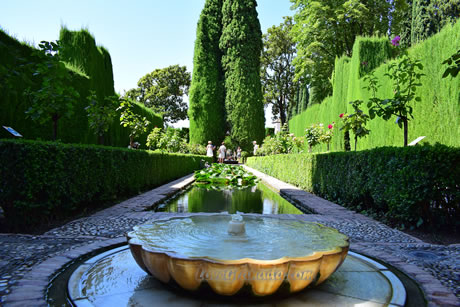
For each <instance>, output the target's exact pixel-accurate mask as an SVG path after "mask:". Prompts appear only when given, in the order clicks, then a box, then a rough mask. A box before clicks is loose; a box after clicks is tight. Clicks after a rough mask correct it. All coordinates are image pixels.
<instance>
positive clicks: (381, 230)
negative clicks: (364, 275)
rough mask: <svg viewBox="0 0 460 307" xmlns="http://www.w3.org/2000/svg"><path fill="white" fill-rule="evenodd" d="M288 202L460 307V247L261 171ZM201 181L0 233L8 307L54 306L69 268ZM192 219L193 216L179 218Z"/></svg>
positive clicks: (435, 299)
mask: <svg viewBox="0 0 460 307" xmlns="http://www.w3.org/2000/svg"><path fill="white" fill-rule="evenodd" d="M251 171H252V172H253V173H254V174H256V175H257V176H259V177H260V178H262V180H263V181H265V182H266V183H267V184H269V185H270V186H271V187H272V188H274V189H275V190H278V191H280V193H281V194H283V195H284V196H285V197H287V198H290V199H294V200H295V201H296V202H297V203H298V204H299V205H301V206H303V207H304V208H307V209H308V210H310V211H312V212H314V213H316V214H309V215H293V214H287V215H283V217H284V218H294V219H302V220H307V221H314V222H319V223H322V224H325V225H327V226H331V227H335V228H337V229H339V230H340V231H341V232H343V233H345V234H347V235H348V236H349V237H350V242H351V245H350V246H351V250H353V251H356V252H358V253H362V254H364V255H367V256H370V257H373V258H376V259H380V260H382V261H385V262H387V263H389V264H390V265H392V266H394V267H396V268H398V269H399V270H401V271H403V272H405V273H406V274H407V275H408V276H410V277H411V278H413V279H415V280H416V281H417V282H418V283H419V285H420V286H421V288H422V289H423V290H424V292H425V294H426V296H427V299H428V301H429V305H430V306H459V305H460V301H459V300H458V297H460V291H459V280H460V276H459V271H460V270H459V268H460V263H459V261H460V245H459V244H454V245H450V246H443V245H431V244H428V243H425V242H423V241H420V240H418V239H416V238H414V237H412V236H409V235H407V234H405V233H402V232H400V231H398V230H395V229H392V228H390V227H388V226H386V225H384V224H382V223H379V222H377V221H374V220H372V219H371V218H368V217H366V216H363V215H361V214H358V213H356V212H353V211H350V210H347V209H345V208H343V207H341V206H339V205H337V204H334V203H331V202H329V201H327V200H324V199H321V198H319V197H317V196H315V195H313V194H310V193H308V192H305V191H302V190H300V189H298V188H296V187H294V186H292V185H289V184H287V183H284V182H281V181H279V180H277V179H276V178H273V177H270V176H267V175H265V174H263V173H260V172H258V171H255V170H251ZM192 182H193V176H192V175H189V176H186V177H183V178H180V179H178V180H175V181H173V182H170V183H168V184H166V185H163V186H161V187H158V188H156V189H153V190H151V191H148V192H146V193H143V194H141V195H138V196H136V197H133V198H131V199H128V200H125V201H123V202H121V203H119V204H117V205H115V206H113V207H110V208H107V209H104V210H101V211H99V212H97V213H95V214H93V215H91V216H89V217H86V218H81V219H78V220H75V221H72V222H70V223H68V224H66V225H63V226H61V227H58V228H55V229H52V230H50V231H48V232H46V233H45V234H43V235H40V236H37V235H35V236H32V235H20V234H0V242H1V243H2V246H3V247H4V248H3V249H2V250H0V295H1V299H0V306H41V305H46V302H45V301H44V293H45V290H46V286H47V285H48V283H49V281H50V278H52V276H53V275H54V274H55V273H56V272H58V271H59V270H60V269H61V267H62V266H63V265H65V264H67V263H69V262H71V261H73V260H74V259H77V258H79V257H80V256H82V255H85V254H87V253H90V252H92V251H97V250H100V249H103V248H106V247H109V246H115V245H119V244H122V243H123V242H125V240H126V239H125V237H124V234H125V232H127V231H130V230H131V229H132V227H133V226H134V225H137V224H140V223H142V222H144V221H147V220H149V219H161V218H164V217H169V216H171V214H172V213H167V212H153V211H144V210H146V209H148V208H150V207H151V206H152V205H156V204H159V203H160V202H162V201H164V199H166V198H167V197H168V196H170V195H172V194H174V193H176V192H177V191H180V190H181V189H184V188H186V187H187V186H188V185H190V184H191V183H192ZM174 215H177V216H189V215H192V214H190V213H180V214H179V213H175V214H174ZM454 293H455V295H454Z"/></svg>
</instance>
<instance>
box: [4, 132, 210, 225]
mask: <svg viewBox="0 0 460 307" xmlns="http://www.w3.org/2000/svg"><path fill="white" fill-rule="evenodd" d="M0 159H1V161H2V163H0V191H2V192H1V193H0V205H1V206H2V208H3V210H4V212H5V217H6V220H7V221H8V222H9V223H10V224H11V225H15V224H17V226H18V227H20V226H26V225H30V226H32V225H36V224H38V223H43V222H47V221H50V220H54V219H58V218H63V217H67V216H69V215H71V214H73V213H75V212H77V213H80V212H82V211H83V210H85V209H96V208H98V206H101V204H103V202H106V201H110V200H114V199H116V198H119V197H125V196H131V195H133V194H136V193H139V192H141V191H144V190H147V189H150V188H153V187H156V186H158V185H161V184H163V183H166V182H168V181H171V180H173V179H176V178H179V177H181V176H184V175H187V174H190V173H192V172H193V171H194V170H196V169H199V168H200V167H201V164H202V162H201V161H202V160H206V161H208V162H211V160H212V159H211V158H209V157H205V156H196V155H180V154H162V153H156V152H151V151H144V150H130V149H123V148H114V147H103V146H96V145H75V144H62V143H54V142H39V141H26V140H5V139H3V140H0Z"/></svg>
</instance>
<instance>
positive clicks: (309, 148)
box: [308, 144, 311, 152]
mask: <svg viewBox="0 0 460 307" xmlns="http://www.w3.org/2000/svg"><path fill="white" fill-rule="evenodd" d="M308 152H311V145H310V144H308Z"/></svg>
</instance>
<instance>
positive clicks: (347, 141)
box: [343, 131, 351, 151]
mask: <svg viewBox="0 0 460 307" xmlns="http://www.w3.org/2000/svg"><path fill="white" fill-rule="evenodd" d="M343 143H344V147H345V151H350V150H351V146H350V132H349V131H345V134H344V136H343Z"/></svg>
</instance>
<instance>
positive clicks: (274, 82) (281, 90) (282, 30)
mask: <svg viewBox="0 0 460 307" xmlns="http://www.w3.org/2000/svg"><path fill="white" fill-rule="evenodd" d="M292 27H293V21H292V18H291V17H284V22H283V23H282V24H280V25H279V26H272V27H271V28H269V29H268V30H267V33H266V34H264V35H263V38H262V40H263V51H262V57H261V79H262V88H263V92H264V100H265V104H271V105H272V113H273V116H274V119H277V118H279V119H280V121H281V125H283V124H284V123H286V121H287V111H288V109H289V105H290V104H295V96H296V95H295V94H296V91H297V86H296V83H295V82H294V75H295V68H294V65H293V63H292V61H293V60H294V57H295V43H294V41H293V40H292V38H291V37H290V31H291V29H292Z"/></svg>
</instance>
